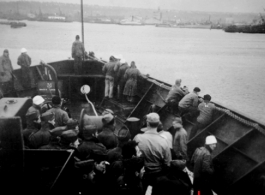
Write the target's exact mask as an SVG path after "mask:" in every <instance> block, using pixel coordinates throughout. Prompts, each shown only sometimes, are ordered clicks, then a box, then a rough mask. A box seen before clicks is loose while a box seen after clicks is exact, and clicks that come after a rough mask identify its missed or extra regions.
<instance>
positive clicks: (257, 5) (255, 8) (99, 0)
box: [0, 0, 265, 14]
mask: <svg viewBox="0 0 265 195" xmlns="http://www.w3.org/2000/svg"><path fill="white" fill-rule="evenodd" d="M0 1H6V0H0ZM9 1H11V0H9ZM12 1H16V0H12ZM21 1H23V0H21ZM24 1H25V0H24ZM35 1H41V2H64V3H78V4H79V3H80V0H35ZM83 2H84V4H91V5H102V6H122V7H137V8H151V9H156V8H158V7H160V8H161V9H177V10H185V11H217V12H256V13H263V14H264V13H265V12H264V8H265V0H83Z"/></svg>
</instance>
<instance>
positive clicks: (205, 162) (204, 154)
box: [191, 135, 217, 195]
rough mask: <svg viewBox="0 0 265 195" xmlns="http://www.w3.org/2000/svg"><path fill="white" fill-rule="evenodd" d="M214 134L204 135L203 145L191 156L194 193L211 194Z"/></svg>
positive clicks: (214, 145)
mask: <svg viewBox="0 0 265 195" xmlns="http://www.w3.org/2000/svg"><path fill="white" fill-rule="evenodd" d="M216 144H217V140H216V138H215V136H213V135H209V136H207V137H206V140H205V146H203V147H200V148H197V149H196V150H195V152H194V154H193V156H192V159H191V165H192V166H193V173H194V181H193V187H194V194H198V191H200V194H201V195H213V192H212V184H211V178H212V175H213V173H214V167H213V164H212V155H211V154H212V152H213V150H214V149H215V148H216Z"/></svg>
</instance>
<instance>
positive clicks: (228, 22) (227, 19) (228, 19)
mask: <svg viewBox="0 0 265 195" xmlns="http://www.w3.org/2000/svg"><path fill="white" fill-rule="evenodd" d="M225 23H226V24H234V18H226V19H225Z"/></svg>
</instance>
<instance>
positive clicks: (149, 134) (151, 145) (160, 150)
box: [134, 131, 171, 173]
mask: <svg viewBox="0 0 265 195" xmlns="http://www.w3.org/2000/svg"><path fill="white" fill-rule="evenodd" d="M134 140H135V141H136V142H138V143H139V144H138V146H139V148H140V150H141V151H142V152H143V155H144V158H145V168H146V172H147V173H155V172H159V171H161V170H162V168H163V166H166V165H169V162H170V160H171V153H170V149H169V146H168V143H167V141H166V139H165V138H163V137H161V136H160V135H159V134H158V133H157V132H153V131H146V132H145V133H144V134H138V135H137V136H135V138H134Z"/></svg>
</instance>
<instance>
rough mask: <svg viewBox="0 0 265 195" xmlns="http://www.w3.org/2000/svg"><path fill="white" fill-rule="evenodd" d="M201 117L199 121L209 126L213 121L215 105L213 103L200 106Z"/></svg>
mask: <svg viewBox="0 0 265 195" xmlns="http://www.w3.org/2000/svg"><path fill="white" fill-rule="evenodd" d="M198 109H199V111H200V115H199V116H198V118H197V121H198V122H199V123H201V124H203V125H208V124H210V123H211V122H212V120H213V114H214V110H215V105H214V104H213V103H208V104H207V105H206V104H205V103H204V102H203V103H200V104H199V106H198Z"/></svg>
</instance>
